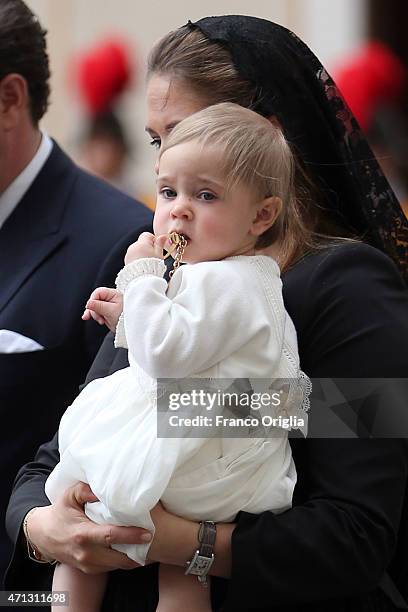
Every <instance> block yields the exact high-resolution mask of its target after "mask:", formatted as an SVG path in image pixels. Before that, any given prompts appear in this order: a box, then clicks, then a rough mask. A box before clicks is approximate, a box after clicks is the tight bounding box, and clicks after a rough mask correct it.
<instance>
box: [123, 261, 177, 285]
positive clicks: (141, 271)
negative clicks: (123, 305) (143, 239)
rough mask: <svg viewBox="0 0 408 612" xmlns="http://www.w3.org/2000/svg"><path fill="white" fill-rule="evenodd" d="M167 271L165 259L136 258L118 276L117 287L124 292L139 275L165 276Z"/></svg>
mask: <svg viewBox="0 0 408 612" xmlns="http://www.w3.org/2000/svg"><path fill="white" fill-rule="evenodd" d="M165 272H166V265H165V263H164V261H163V259H159V258H156V257H144V258H143V259H135V261H132V262H131V263H129V264H127V265H126V266H125V267H124V268H122V270H121V271H120V272H119V274H118V275H117V277H116V288H117V289H119V291H121V292H122V293H124V292H125V290H126V287H127V286H128V285H129V283H130V282H131V281H132V280H134V279H135V278H138V277H139V276H146V275H147V276H159V277H160V278H163V276H164V274H165Z"/></svg>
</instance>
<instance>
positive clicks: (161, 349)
mask: <svg viewBox="0 0 408 612" xmlns="http://www.w3.org/2000/svg"><path fill="white" fill-rule="evenodd" d="M165 269H166V268H165V265H164V263H163V261H162V260H160V259H155V258H148V259H147V258H146V259H139V260H136V261H134V262H132V263H131V264H129V265H127V266H125V268H123V270H121V272H120V273H119V275H118V279H117V286H118V289H120V290H121V291H122V292H123V294H124V311H123V315H122V317H121V319H120V321H119V324H118V329H117V333H116V345H117V346H126V347H127V348H128V349H129V363H130V366H129V367H127V368H125V369H123V370H119V371H117V372H115V373H114V374H112V375H110V376H107V377H106V378H101V379H97V380H94V381H92V382H91V383H89V384H88V385H87V386H86V387H85V389H84V390H83V391H82V392H81V393H80V394H79V396H78V397H77V398H76V400H75V401H74V402H73V404H72V405H71V406H70V407H69V408H68V409H67V411H66V412H65V414H64V415H63V417H62V420H61V423H60V428H59V449H60V462H59V463H58V464H57V466H56V467H55V469H54V470H53V472H52V473H51V475H50V476H49V478H48V480H47V482H46V485H45V490H46V493H47V496H48V497H49V499H50V501H51V502H54V501H55V500H56V499H57V497H58V496H59V495H61V494H62V492H63V491H64V489H66V488H67V487H68V486H71V485H72V484H74V483H75V482H77V481H83V482H87V483H89V485H90V487H91V489H92V491H93V492H94V493H95V495H96V496H97V497H98V499H99V501H98V502H95V503H88V504H87V505H86V508H85V510H86V514H87V515H88V517H89V518H91V519H92V520H93V521H95V522H97V523H110V524H117V525H136V526H139V527H143V528H145V529H149V530H150V531H152V532H154V525H153V522H152V520H151V517H150V513H149V511H150V510H151V509H152V508H153V506H154V505H155V504H156V503H157V502H158V501H159V500H161V501H162V503H163V504H164V506H165V507H166V508H167V509H168V510H169V511H170V512H173V513H175V514H178V515H180V516H184V517H186V518H188V519H192V520H197V521H198V520H214V521H232V520H233V519H234V517H235V516H236V514H237V513H238V512H239V511H240V510H245V511H247V512H251V513H260V512H263V511H266V510H270V511H272V512H282V511H284V510H286V509H288V508H289V507H290V506H291V500H292V494H293V489H294V486H295V483H296V471H295V467H294V463H293V460H292V455H291V450H290V445H289V442H288V439H287V430H283V429H277V428H276V427H273V428H271V431H270V435H268V436H264V437H257V438H254V437H249V436H248V437H246V438H244V439H237V438H232V437H231V438H230V437H227V436H224V437H221V436H217V435H213V436H210V437H205V438H197V437H191V436H190V435H189V434H191V432H192V429H190V430H189V429H188V428H187V429H186V432H187V433H184V436H185V437H181V438H171V437H165V438H159V437H158V436H157V406H156V404H157V401H156V400H157V393H156V379H158V378H160V379H162V378H179V379H186V378H200V379H204V380H205V381H207V382H206V384H207V386H208V385H210V386H211V385H212V387H214V385H215V386H217V385H216V384H215V383H216V381H217V379H222V380H224V381H225V379H231V380H235V379H239V378H245V379H250V380H251V381H256V380H259V379H263V380H271V379H292V380H294V381H295V380H299V377H301V376H304V375H303V374H302V373H301V372H300V369H299V357H298V351H297V341H296V333H295V330H294V326H293V323H292V321H291V319H290V317H289V315H288V314H287V312H286V311H285V308H284V305H283V299H282V284H281V280H280V275H279V268H278V266H277V264H276V263H275V261H274V260H273V259H271V258H270V257H266V256H253V257H251V256H237V257H230V258H227V259H224V260H222V261H214V262H202V263H197V264H192V265H184V266H181V267H180V268H179V269H178V270H177V271H176V272H175V273H174V275H173V278H172V279H171V281H170V283H169V284H168V285H167V282H166V280H165V279H164V278H163V275H164V273H165ZM160 388H162V389H163V388H165V386H164V387H160V386H159V389H160ZM290 397H293V398H295V399H292V400H291V401H289V398H290ZM302 397H303V400H302ZM299 398H300V399H299ZM307 403H308V400H307V393H306V394H305V395H303V396H302V394H300V395H299V393H298V392H296V393H294V394H293V395H292V396H291V395H290V394H289V397H288V399H287V401H286V402H285V404H284V406H283V407H281V406H278V407H277V408H276V416H279V414H280V413H282V414H284V415H285V416H290V415H294V416H295V417H297V418H300V419H303V420H304V421H306V418H307V415H306V410H307ZM173 414H174V413H173ZM114 548H115V549H117V550H120V551H123V552H125V553H126V554H127V555H128V556H129V557H131V558H132V559H134V560H135V561H137V562H138V563H141V564H144V563H145V560H146V555H147V552H148V548H149V544H146V545H114Z"/></svg>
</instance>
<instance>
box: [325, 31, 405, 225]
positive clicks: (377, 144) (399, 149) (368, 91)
mask: <svg viewBox="0 0 408 612" xmlns="http://www.w3.org/2000/svg"><path fill="white" fill-rule="evenodd" d="M335 78H336V82H337V84H338V87H339V89H340V91H341V92H342V94H343V95H344V98H345V100H346V102H347V103H348V105H349V106H350V109H351V111H352V112H353V114H354V115H355V117H356V119H357V121H358V122H359V123H360V126H361V128H362V129H363V130H364V131H365V133H366V134H367V138H368V140H369V142H370V145H371V147H372V149H373V151H374V153H375V155H376V157H377V159H378V161H379V163H380V165H381V167H382V169H383V171H384V173H385V175H386V176H387V178H388V180H389V181H390V184H391V186H392V188H393V190H394V191H395V194H396V196H397V197H398V199H399V200H400V202H401V206H402V208H403V210H404V212H405V215H406V216H407V217H408V125H407V119H406V114H405V113H404V112H403V104H404V100H405V97H406V95H407V93H408V87H407V85H408V69H407V67H406V66H405V65H404V63H403V62H402V60H401V59H400V58H399V57H398V56H397V55H396V54H395V53H394V51H392V49H390V47H388V46H387V45H386V44H384V43H382V42H376V41H373V42H369V43H367V44H366V45H365V46H364V47H362V48H361V49H359V50H358V51H357V52H356V53H355V54H353V55H352V56H350V57H349V58H347V59H345V60H344V61H343V62H340V64H339V65H338V66H337V70H336V73H335Z"/></svg>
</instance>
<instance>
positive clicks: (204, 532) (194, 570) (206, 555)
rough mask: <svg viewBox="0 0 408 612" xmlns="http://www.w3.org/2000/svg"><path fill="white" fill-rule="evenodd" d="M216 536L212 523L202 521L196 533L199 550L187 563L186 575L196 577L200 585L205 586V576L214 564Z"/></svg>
mask: <svg viewBox="0 0 408 612" xmlns="http://www.w3.org/2000/svg"><path fill="white" fill-rule="evenodd" d="M216 535H217V526H216V524H215V523H214V521H203V522H201V523H200V529H199V531H198V542H199V545H200V546H199V548H198V549H197V550H196V551H195V553H194V556H193V558H192V559H191V561H187V569H186V571H185V573H186V574H193V575H194V576H197V578H198V581H199V582H201V584H204V585H205V584H206V582H207V574H208V572H209V571H210V568H211V566H212V564H213V563H214V544H215V538H216Z"/></svg>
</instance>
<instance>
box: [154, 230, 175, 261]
mask: <svg viewBox="0 0 408 612" xmlns="http://www.w3.org/2000/svg"><path fill="white" fill-rule="evenodd" d="M166 242H167V248H170V245H171V242H170V239H169V237H168V235H167V234H162V235H161V236H158V237H157V238H156V240H155V243H154V253H155V255H156V257H158V258H159V259H163V249H164V245H165V244H166Z"/></svg>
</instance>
